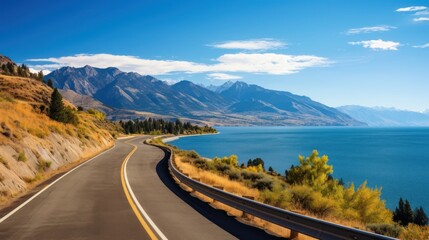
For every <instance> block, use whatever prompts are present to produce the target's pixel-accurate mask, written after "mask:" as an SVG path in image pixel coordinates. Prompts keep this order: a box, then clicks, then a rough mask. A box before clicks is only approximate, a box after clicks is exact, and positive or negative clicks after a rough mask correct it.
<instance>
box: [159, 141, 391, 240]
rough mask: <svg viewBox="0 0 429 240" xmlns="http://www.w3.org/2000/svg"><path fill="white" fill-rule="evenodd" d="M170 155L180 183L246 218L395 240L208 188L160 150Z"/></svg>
mask: <svg viewBox="0 0 429 240" xmlns="http://www.w3.org/2000/svg"><path fill="white" fill-rule="evenodd" d="M158 147H161V148H163V149H164V150H166V151H167V152H169V153H170V157H169V161H168V166H169V168H170V172H171V174H172V175H173V176H174V177H176V178H177V179H178V180H179V181H180V182H182V183H183V184H185V185H187V186H188V187H190V188H192V189H193V190H195V191H197V192H200V193H202V194H204V195H206V196H208V197H210V198H212V199H214V200H216V201H219V202H221V203H223V204H226V205H229V206H231V207H233V208H236V209H238V210H241V211H243V212H245V213H247V214H250V215H253V216H256V217H258V218H261V219H264V220H266V221H268V222H272V223H275V224H278V225H280V226H282V227H285V228H288V229H290V230H292V231H295V232H298V233H302V234H305V235H308V236H311V237H314V238H317V239H322V240H325V239H326V240H344V239H350V240H370V239H371V240H372V239H380V240H382V239H383V240H394V239H396V238H392V237H387V236H383V235H379V234H376V233H371V232H367V231H363V230H360V229H355V228H351V227H346V226H343V225H339V224H335V223H331V222H327V221H324V220H320V219H317V218H312V217H308V216H305V215H302V214H298V213H294V212H291V211H287V210H284V209H281V208H277V207H273V206H270V205H267V204H263V203H260V202H257V201H254V200H250V199H248V198H244V197H240V196H237V195H234V194H231V193H228V192H225V191H223V190H220V189H217V188H214V187H212V186H209V185H206V184H204V183H201V182H199V181H196V180H194V179H191V178H189V177H187V176H186V175H184V174H183V173H181V172H180V171H179V170H178V169H177V168H176V166H175V164H174V163H173V153H172V151H171V149H170V148H168V147H163V146H158Z"/></svg>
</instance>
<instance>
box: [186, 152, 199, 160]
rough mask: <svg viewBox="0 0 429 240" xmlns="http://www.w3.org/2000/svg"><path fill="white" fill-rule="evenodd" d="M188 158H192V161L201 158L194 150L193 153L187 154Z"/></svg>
mask: <svg viewBox="0 0 429 240" xmlns="http://www.w3.org/2000/svg"><path fill="white" fill-rule="evenodd" d="M186 156H187V157H189V158H192V159H197V158H200V155H198V153H197V152H195V151H194V150H192V151H188V152H187V153H186Z"/></svg>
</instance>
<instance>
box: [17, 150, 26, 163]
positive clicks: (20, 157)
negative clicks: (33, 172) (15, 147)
mask: <svg viewBox="0 0 429 240" xmlns="http://www.w3.org/2000/svg"><path fill="white" fill-rule="evenodd" d="M25 161H27V156H25V152H24V151H22V152H20V153H19V155H18V162H25Z"/></svg>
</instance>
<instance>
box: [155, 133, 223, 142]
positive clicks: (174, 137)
mask: <svg viewBox="0 0 429 240" xmlns="http://www.w3.org/2000/svg"><path fill="white" fill-rule="evenodd" d="M216 134H220V132H217V133H202V134H191V135H178V136H172V137H167V138H164V139H162V141H163V142H164V143H168V142H173V141H176V140H179V139H180V138H184V137H199V136H206V135H216Z"/></svg>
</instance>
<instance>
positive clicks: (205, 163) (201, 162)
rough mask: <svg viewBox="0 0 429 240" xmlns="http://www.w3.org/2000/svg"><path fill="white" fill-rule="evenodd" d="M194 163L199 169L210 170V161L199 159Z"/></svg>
mask: <svg viewBox="0 0 429 240" xmlns="http://www.w3.org/2000/svg"><path fill="white" fill-rule="evenodd" d="M192 163H193V164H194V166H195V167H197V168H199V169H203V170H209V169H210V166H209V164H208V161H207V160H205V159H202V158H197V159H195V160H194V161H193V162H192Z"/></svg>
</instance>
